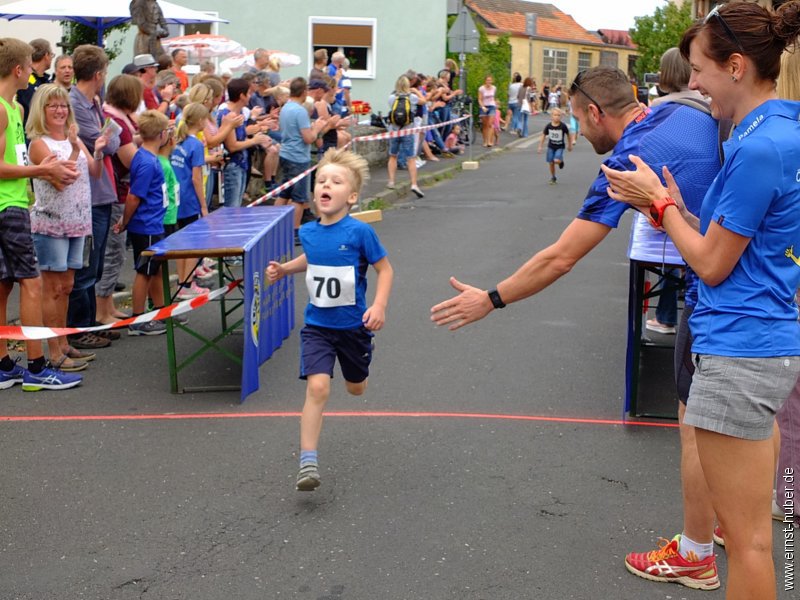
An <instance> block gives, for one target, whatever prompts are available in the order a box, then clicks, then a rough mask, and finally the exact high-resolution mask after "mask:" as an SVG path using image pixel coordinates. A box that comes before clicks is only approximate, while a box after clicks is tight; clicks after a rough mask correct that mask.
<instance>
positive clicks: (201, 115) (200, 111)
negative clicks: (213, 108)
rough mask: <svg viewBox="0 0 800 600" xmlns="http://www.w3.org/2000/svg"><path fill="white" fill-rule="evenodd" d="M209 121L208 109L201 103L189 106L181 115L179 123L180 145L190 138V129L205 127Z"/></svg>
mask: <svg viewBox="0 0 800 600" xmlns="http://www.w3.org/2000/svg"><path fill="white" fill-rule="evenodd" d="M207 119H208V109H207V108H206V107H205V106H204V105H203V104H200V103H199V102H192V103H191V104H187V105H186V108H184V109H183V112H182V113H181V120H180V122H179V123H178V130H177V136H178V143H180V142H182V141H183V140H185V139H186V138H187V137H188V136H189V129H190V128H194V127H198V126H200V127H204V126H205V122H206V120H207Z"/></svg>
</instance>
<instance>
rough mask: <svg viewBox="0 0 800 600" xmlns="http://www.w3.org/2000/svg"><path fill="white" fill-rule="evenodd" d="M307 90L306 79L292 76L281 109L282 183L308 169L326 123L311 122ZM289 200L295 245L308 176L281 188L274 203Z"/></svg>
mask: <svg viewBox="0 0 800 600" xmlns="http://www.w3.org/2000/svg"><path fill="white" fill-rule="evenodd" d="M311 83H312V85H313V86H315V88H316V89H327V84H326V83H325V82H323V81H321V80H318V79H315V80H314V81H312V82H311ZM307 91H308V84H307V83H306V80H305V79H303V78H302V77H296V78H294V79H292V83H291V84H290V85H289V101H288V102H287V103H286V104H284V106H283V108H281V114H280V125H281V150H280V155H279V156H280V158H279V160H280V167H281V172H282V173H283V181H282V182H281V183H282V184H283V183H286V182H287V181H289V180H291V179H293V178H295V177H297V176H298V175H300V174H301V173H303V172H305V171H307V170H308V168H309V167H310V166H311V144H312V143H314V142H315V141H316V140H317V136H318V135H319V134H320V133H321V132H322V130H323V129H324V128H325V125H326V124H327V122H328V119H323V118H320V119H315V120H314V123H311V118H310V117H309V114H308V109H306V107H305V106H304V105H303V103H304V102H305V100H306V92H307ZM290 201H291V203H292V204H293V205H294V229H295V244H297V243H298V242H299V240H298V238H297V230H298V229H299V228H300V220H301V219H302V217H303V209H305V208H307V205H308V177H304V178H303V179H301V180H300V181H298V182H296V183H295V184H294V185H291V186H289V187H288V188H287V189H285V190H283V191H282V192H281V193H280V196H279V197H278V198H276V199H275V204H276V205H285V204H288V203H289V202H290Z"/></svg>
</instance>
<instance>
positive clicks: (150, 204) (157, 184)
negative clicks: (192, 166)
mask: <svg viewBox="0 0 800 600" xmlns="http://www.w3.org/2000/svg"><path fill="white" fill-rule="evenodd" d="M130 177H131V188H130V193H131V194H133V195H134V196H136V197H137V198H139V207H138V208H137V209H136V212H134V213H133V216H131V220H130V221H128V231H131V232H133V233H138V234H141V235H155V234H157V233H164V213H165V212H166V211H167V205H168V204H169V198H168V197H167V184H166V181H165V180H164V171H162V170H161V165H160V164H159V162H158V157H157V156H156V155H155V154H153V153H151V152H148V151H147V150H145V149H144V148H139V149H138V150H137V151H136V154H134V155H133V160H132V161H131V175H130Z"/></svg>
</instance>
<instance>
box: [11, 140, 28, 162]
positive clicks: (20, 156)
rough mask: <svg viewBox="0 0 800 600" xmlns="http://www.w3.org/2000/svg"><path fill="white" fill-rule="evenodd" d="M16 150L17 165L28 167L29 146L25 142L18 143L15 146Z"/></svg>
mask: <svg viewBox="0 0 800 600" xmlns="http://www.w3.org/2000/svg"><path fill="white" fill-rule="evenodd" d="M14 151H15V152H16V154H17V165H18V166H20V167H27V166H28V165H29V164H30V163H29V162H28V147H27V146H26V145H25V144H17V145H16V146H14Z"/></svg>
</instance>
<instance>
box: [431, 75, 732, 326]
mask: <svg viewBox="0 0 800 600" xmlns="http://www.w3.org/2000/svg"><path fill="white" fill-rule="evenodd" d="M570 96H571V97H572V98H573V114H574V115H575V118H576V119H577V120H578V121H579V122H580V127H581V133H582V134H583V136H584V137H585V138H586V139H587V140H589V142H590V143H591V144H592V147H593V148H594V149H595V151H596V152H597V153H598V154H605V153H607V152H610V151H613V152H612V154H611V156H610V157H609V158H607V159H606V160H605V161H603V164H605V165H609V166H611V167H612V168H614V169H630V168H631V167H632V165H631V162H630V160H629V159H628V155H629V154H637V155H639V156H641V157H642V159H643V160H644V161H645V162H646V163H648V164H649V165H650V166H651V167H652V168H653V170H654V171H656V172H658V173H660V172H661V167H662V166H664V165H665V164H667V163H669V165H670V170H671V172H672V174H673V175H674V176H675V179H676V180H677V181H678V185H679V186H680V188H681V190H682V191H683V192H684V193H683V196H684V200H685V202H686V205H687V206H699V205H700V203H701V202H702V198H703V195H704V194H705V191H706V189H707V188H708V186H709V185H710V184H711V181H712V180H713V179H714V177H715V176H716V174H717V172H718V171H719V166H720V161H719V151H718V148H717V125H716V122H715V121H714V120H713V119H712V118H710V117H709V116H708V115H706V114H704V113H702V112H701V111H699V110H696V109H694V108H691V107H688V106H683V105H679V104H675V103H671V104H666V105H664V106H660V107H658V108H655V109H653V110H649V109H646V108H642V106H641V105H640V104H639V102H638V101H637V100H636V98H635V97H634V96H633V92H632V90H631V86H630V82H629V81H628V78H627V77H626V76H625V74H624V73H623V72H622V71H620V70H619V69H613V68H609V67H595V68H593V69H590V70H588V71H584V72H582V73H580V74H579V75H578V77H576V78H575V83H574V84H573V89H572V93H571V94H570ZM689 139H691V140H692V142H691V143H687V140H689ZM607 187H608V181H607V180H606V177H605V175H604V174H603V173H602V171H600V172H599V173H598V174H597V178H596V179H595V180H594V182H593V183H592V185H591V187H590V188H589V191H588V193H587V195H586V199H585V200H584V201H583V206H582V207H581V209H580V211H578V216H577V218H575V219H574V220H573V221H572V222H571V223H570V224H569V225H568V226H567V228H566V229H565V230H564V232H563V233H562V234H561V237H560V238H559V239H558V241H557V242H555V243H554V244H552V245H551V246H549V247H547V248H545V249H544V250H542V251H540V252H539V253H537V254H536V255H535V256H533V257H532V258H531V259H530V260H528V262H526V263H525V264H524V265H523V266H522V267H520V268H519V269H518V270H517V272H516V273H514V274H513V275H511V276H510V277H509V278H508V279H506V280H504V281H502V282H500V283H499V284H498V286H497V289H496V290H492V291H491V294H490V293H489V292H487V291H485V290H480V289H478V288H474V287H472V286H469V285H466V284H463V283H461V282H460V281H458V280H456V279H455V278H451V280H450V283H451V285H452V286H453V287H454V288H455V289H456V290H458V291H459V292H460V294H459V295H458V296H455V297H454V298H451V299H450V300H447V301H445V302H442V303H440V304H438V305H436V306H434V307H433V309H432V312H433V316H432V319H433V320H434V321H435V322H436V323H437V324H438V325H445V324H447V325H449V326H450V329H458V328H459V327H463V326H464V325H467V324H469V323H472V322H473V321H477V320H479V319H482V318H483V317H485V316H486V315H488V314H489V313H490V312H491V311H492V310H493V309H494V308H501V307H502V306H505V304H506V303H510V302H516V301H518V300H522V299H524V298H527V297H529V296H532V295H534V294H536V293H538V292H540V291H542V290H543V289H545V288H546V287H548V286H549V285H550V284H552V283H553V282H554V281H556V280H557V279H558V278H560V277H561V276H562V275H565V274H566V273H568V272H569V271H570V270H571V269H572V267H574V266H575V264H576V263H577V262H578V261H579V260H580V259H581V258H583V257H584V256H586V255H587V254H588V253H589V252H590V251H591V250H592V249H593V248H594V247H595V246H597V245H598V244H599V243H600V242H601V241H603V239H604V238H605V237H606V236H607V235H608V233H609V232H610V231H611V229H612V228H614V227H616V226H617V224H618V223H619V220H620V218H621V217H622V213H623V212H624V211H625V210H626V209H627V208H628V206H627V205H625V204H623V203H620V202H616V201H615V200H612V199H611V198H609V197H608V194H607V192H606V188H607Z"/></svg>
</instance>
